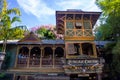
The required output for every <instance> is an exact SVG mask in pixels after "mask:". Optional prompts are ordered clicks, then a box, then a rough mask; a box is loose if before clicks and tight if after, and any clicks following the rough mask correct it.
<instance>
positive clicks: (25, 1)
mask: <svg viewBox="0 0 120 80" xmlns="http://www.w3.org/2000/svg"><path fill="white" fill-rule="evenodd" d="M17 2H18V4H19V5H20V7H21V8H23V10H24V11H25V12H26V13H28V14H33V15H34V16H36V17H37V18H43V19H44V18H45V16H46V15H47V16H50V15H54V14H55V10H53V9H52V8H49V7H47V5H46V3H44V2H42V0H17Z"/></svg>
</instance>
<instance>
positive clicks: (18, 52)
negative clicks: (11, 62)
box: [15, 46, 19, 68]
mask: <svg viewBox="0 0 120 80" xmlns="http://www.w3.org/2000/svg"><path fill="white" fill-rule="evenodd" d="M18 53H19V46H17V54H16V60H15V68H16V67H17V62H18Z"/></svg>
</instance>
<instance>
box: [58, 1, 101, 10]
mask: <svg viewBox="0 0 120 80" xmlns="http://www.w3.org/2000/svg"><path fill="white" fill-rule="evenodd" d="M95 1H96V0H60V1H57V2H56V4H57V5H58V6H59V7H60V8H61V9H62V10H66V9H81V10H83V11H100V9H99V8H98V7H97V6H96V5H95Z"/></svg>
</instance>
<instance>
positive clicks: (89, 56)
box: [8, 10, 103, 80]
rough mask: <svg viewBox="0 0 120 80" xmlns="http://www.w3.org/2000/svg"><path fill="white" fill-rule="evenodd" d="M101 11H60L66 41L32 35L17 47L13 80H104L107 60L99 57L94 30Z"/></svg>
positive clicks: (60, 30)
mask: <svg viewBox="0 0 120 80" xmlns="http://www.w3.org/2000/svg"><path fill="white" fill-rule="evenodd" d="M100 14H101V12H84V11H81V10H67V11H56V27H57V32H58V34H63V35H64V40H62V39H61V40H40V39H39V38H38V37H37V36H36V35H35V34H34V33H32V32H31V33H30V34H29V35H27V36H26V37H24V38H23V39H21V40H20V41H18V42H17V43H16V44H17V50H16V53H15V55H16V57H15V61H14V67H12V68H10V69H9V70H8V72H11V73H13V74H14V77H13V80H101V73H102V67H103V59H102V58H99V57H98V56H97V49H96V45H95V43H94V35H93V31H92V29H93V27H94V25H95V23H96V21H97V19H98V18H99V16H100Z"/></svg>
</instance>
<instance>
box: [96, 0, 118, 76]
mask: <svg viewBox="0 0 120 80" xmlns="http://www.w3.org/2000/svg"><path fill="white" fill-rule="evenodd" d="M96 4H97V5H98V6H99V7H100V8H101V10H102V12H103V18H104V20H103V21H101V25H100V26H99V29H98V32H97V33H101V34H102V36H101V38H100V40H114V41H115V43H114V44H109V45H107V46H106V47H105V48H106V51H105V55H107V54H112V57H111V58H109V60H111V61H110V62H109V63H108V64H109V73H110V74H112V75H109V77H111V76H112V77H118V76H119V75H118V74H120V39H119V38H120V0H96ZM96 36H98V35H96ZM107 56H108V55H107Z"/></svg>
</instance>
